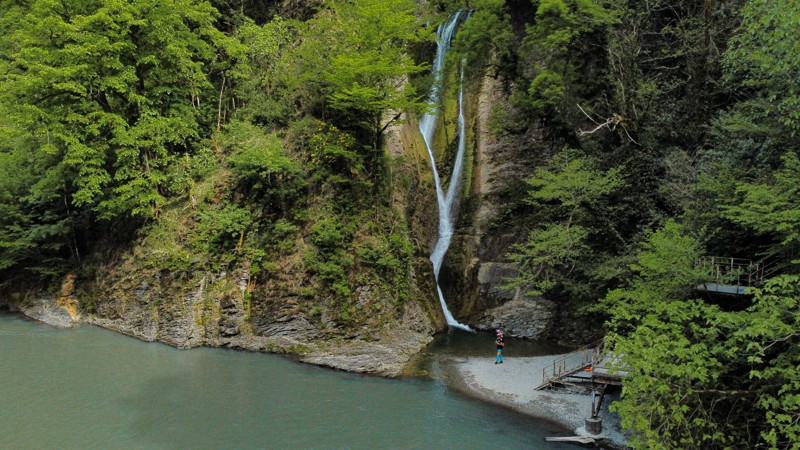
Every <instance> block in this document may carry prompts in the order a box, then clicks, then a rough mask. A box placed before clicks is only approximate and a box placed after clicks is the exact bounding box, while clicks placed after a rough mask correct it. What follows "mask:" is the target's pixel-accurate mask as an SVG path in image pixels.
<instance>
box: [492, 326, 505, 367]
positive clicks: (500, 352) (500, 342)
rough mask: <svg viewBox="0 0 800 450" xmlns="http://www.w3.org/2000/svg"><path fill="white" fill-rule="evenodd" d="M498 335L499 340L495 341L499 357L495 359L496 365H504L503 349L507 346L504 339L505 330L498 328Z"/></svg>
mask: <svg viewBox="0 0 800 450" xmlns="http://www.w3.org/2000/svg"><path fill="white" fill-rule="evenodd" d="M496 333H497V339H495V344H497V356H496V357H495V358H494V363H495V364H503V347H505V346H506V343H505V339H504V338H503V330H501V329H500V328H499V327H498V328H497V332H496Z"/></svg>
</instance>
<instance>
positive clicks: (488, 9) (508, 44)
mask: <svg viewBox="0 0 800 450" xmlns="http://www.w3.org/2000/svg"><path fill="white" fill-rule="evenodd" d="M468 7H469V8H470V9H472V11H473V12H472V14H471V15H470V17H469V20H467V21H466V22H464V23H463V24H461V25H460V27H459V29H458V33H457V34H456V36H455V39H454V41H453V51H454V52H455V54H456V55H459V56H461V57H462V58H464V59H465V60H466V61H467V65H466V70H467V71H468V72H467V75H472V74H471V73H469V71H471V72H475V73H477V74H480V73H482V69H483V68H484V67H486V66H495V67H496V70H495V72H498V71H499V70H500V67H501V66H502V65H503V64H504V62H505V61H507V60H508V59H510V58H511V57H512V50H511V48H512V43H513V41H514V34H513V31H512V28H511V24H510V22H509V17H508V13H507V11H506V5H505V1H503V0H478V1H473V2H469V5H468Z"/></svg>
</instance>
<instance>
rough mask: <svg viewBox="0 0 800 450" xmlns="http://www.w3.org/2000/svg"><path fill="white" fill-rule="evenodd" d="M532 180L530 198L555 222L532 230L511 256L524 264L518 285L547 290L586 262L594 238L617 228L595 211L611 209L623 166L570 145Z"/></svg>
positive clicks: (521, 266) (529, 200) (536, 206)
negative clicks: (607, 164) (600, 163)
mask: <svg viewBox="0 0 800 450" xmlns="http://www.w3.org/2000/svg"><path fill="white" fill-rule="evenodd" d="M527 182H528V185H529V186H530V188H531V190H530V191H529V192H528V195H527V198H526V202H527V203H529V204H531V205H532V206H534V207H535V208H536V209H538V210H539V211H540V213H541V214H543V215H546V216H547V217H549V218H550V220H551V222H550V223H549V224H548V225H545V226H541V227H538V228H536V229H534V230H532V231H531V232H530V234H529V235H528V240H527V242H526V243H524V244H521V245H516V246H515V247H514V249H513V253H511V254H510V255H509V256H508V257H509V259H510V260H511V261H512V262H515V263H517V266H518V268H519V270H520V275H519V276H518V277H517V278H516V279H515V280H514V281H513V282H512V285H514V286H524V287H526V288H527V289H529V290H530V292H531V293H534V294H542V293H544V292H547V291H550V290H552V289H553V288H554V287H556V286H557V285H558V284H559V283H563V282H564V281H565V280H566V279H568V277H569V276H570V274H571V273H572V272H573V270H575V269H576V267H581V266H584V265H585V264H586V263H587V259H588V258H586V255H587V254H588V253H589V242H590V240H591V239H595V238H597V237H598V236H601V235H603V234H604V233H607V232H609V231H611V230H608V229H605V227H604V226H603V225H602V224H598V223H597V222H596V221H595V217H596V215H598V214H604V213H607V210H608V204H607V201H608V199H609V198H610V196H611V195H612V194H613V193H614V192H615V190H617V189H618V188H619V187H620V185H621V183H622V181H621V178H620V176H619V169H616V168H615V169H611V170H608V171H602V170H599V169H598V168H597V167H596V166H595V163H594V161H592V160H591V159H590V158H588V157H586V156H583V155H581V154H580V153H578V152H576V151H574V150H564V151H562V152H560V153H559V154H558V155H556V156H555V157H554V158H553V161H552V166H551V167H549V168H546V169H545V168H539V169H537V170H536V172H535V175H534V176H533V177H531V178H530V179H529V180H528V181H527Z"/></svg>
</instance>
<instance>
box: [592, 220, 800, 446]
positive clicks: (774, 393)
mask: <svg viewBox="0 0 800 450" xmlns="http://www.w3.org/2000/svg"><path fill="white" fill-rule="evenodd" d="M699 255H700V245H699V243H698V242H697V241H696V240H694V239H692V238H690V237H688V236H685V235H683V233H682V230H681V227H680V226H679V225H678V224H676V223H674V222H668V223H667V224H666V226H665V227H664V228H663V229H662V230H659V231H656V232H654V233H652V234H651V235H650V236H649V237H648V239H647V240H646V241H645V243H644V244H643V245H642V247H641V249H640V250H639V251H638V252H637V254H636V260H637V262H636V264H634V265H632V266H631V268H632V270H633V272H634V276H633V277H632V279H631V281H630V282H629V284H628V286H627V287H624V288H619V289H616V290H613V291H611V292H610V293H609V294H608V295H607V296H606V297H605V299H603V301H602V302H601V305H600V307H599V309H600V308H601V309H602V310H603V311H605V312H608V313H610V315H611V318H610V321H609V326H610V328H611V333H610V334H609V336H608V337H607V339H608V341H607V342H608V344H609V345H610V347H611V348H613V349H614V352H615V353H616V354H617V355H619V360H620V363H619V364H618V369H619V370H623V371H625V378H624V382H623V393H622V398H621V400H620V401H619V402H616V403H615V404H614V405H613V406H612V409H613V410H615V411H617V412H618V413H619V414H620V416H621V417H622V422H623V426H624V427H626V428H627V429H629V430H631V431H633V433H632V442H631V444H632V445H633V447H634V448H647V449H651V448H652V449H660V448H664V449H667V448H700V447H704V448H730V447H743V448H758V447H767V448H792V447H791V446H792V445H793V444H792V442H795V443H796V437H797V432H798V429H797V427H796V420H797V418H798V417H799V416H800V403H798V398H797V396H796V395H792V394H788V393H789V392H795V391H796V388H797V381H796V380H797V379H798V370H800V369H798V367H800V366H799V365H798V358H800V355H799V354H798V351H797V348H798V345H797V343H798V339H800V334H799V333H798V331H797V330H798V323H797V318H798V317H799V316H798V314H797V312H798V306H800V304H798V293H800V290H798V289H800V284H799V280H798V278H797V277H796V276H787V277H781V278H777V279H774V280H770V281H769V282H768V283H767V285H766V287H765V288H764V289H761V290H754V291H753V295H754V302H753V305H752V306H751V307H749V308H747V309H746V310H745V311H723V310H722V309H720V307H718V306H716V305H712V304H707V303H705V302H703V301H702V300H693V299H691V298H692V289H691V287H692V286H693V285H695V284H697V283H698V282H701V281H703V280H705V279H707V274H705V273H704V272H703V270H702V269H701V268H694V265H693V262H694V260H695V259H696V258H697V257H698V256H699ZM793 439H795V440H794V441H793Z"/></svg>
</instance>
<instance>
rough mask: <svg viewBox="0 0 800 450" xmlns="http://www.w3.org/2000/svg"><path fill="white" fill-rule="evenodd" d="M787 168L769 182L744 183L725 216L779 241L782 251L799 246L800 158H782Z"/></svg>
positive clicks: (787, 156)
mask: <svg viewBox="0 0 800 450" xmlns="http://www.w3.org/2000/svg"><path fill="white" fill-rule="evenodd" d="M783 163H784V167H783V168H782V169H781V170H780V171H778V172H775V174H774V177H773V179H772V180H770V181H768V182H766V183H741V184H740V185H739V187H738V188H737V189H736V197H735V198H733V199H731V200H732V201H733V202H732V203H730V204H728V205H726V206H725V208H724V216H725V217H727V218H728V219H730V220H732V221H733V222H736V223H739V224H741V225H744V226H745V227H748V228H750V229H752V230H753V231H755V232H756V233H760V234H771V235H774V236H776V237H777V238H778V240H779V241H780V242H779V249H781V248H782V249H788V248H791V247H792V246H793V245H796V244H797V243H800V183H798V180H800V159H798V158H797V155H796V154H794V153H787V154H785V155H784V156H783Z"/></svg>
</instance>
